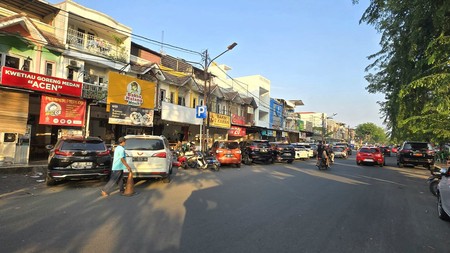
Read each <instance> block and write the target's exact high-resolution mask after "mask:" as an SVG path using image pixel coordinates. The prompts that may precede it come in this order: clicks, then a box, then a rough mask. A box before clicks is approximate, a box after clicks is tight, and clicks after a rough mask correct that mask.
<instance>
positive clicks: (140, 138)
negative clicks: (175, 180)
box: [124, 135, 173, 183]
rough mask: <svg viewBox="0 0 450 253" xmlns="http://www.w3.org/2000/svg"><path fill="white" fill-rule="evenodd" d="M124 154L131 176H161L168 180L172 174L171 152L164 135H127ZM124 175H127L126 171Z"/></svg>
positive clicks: (167, 181)
mask: <svg viewBox="0 0 450 253" xmlns="http://www.w3.org/2000/svg"><path fill="white" fill-rule="evenodd" d="M125 139H126V140H127V142H126V145H125V155H126V161H127V163H128V165H130V167H131V170H132V171H133V178H163V182H165V183H169V182H170V175H171V174H172V159H173V158H172V152H171V150H170V146H169V141H168V140H167V139H166V137H164V136H155V135H127V136H125ZM124 176H125V177H128V173H127V171H125V172H124Z"/></svg>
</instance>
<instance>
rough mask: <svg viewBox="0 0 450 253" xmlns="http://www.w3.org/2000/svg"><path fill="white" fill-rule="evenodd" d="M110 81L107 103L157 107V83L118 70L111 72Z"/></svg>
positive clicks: (149, 107)
mask: <svg viewBox="0 0 450 253" xmlns="http://www.w3.org/2000/svg"><path fill="white" fill-rule="evenodd" d="M108 81H109V83H108V98H107V104H121V105H131V106H137V107H142V108H148V109H153V108H155V92H156V84H155V83H153V82H149V81H145V80H141V79H137V78H134V77H131V76H127V75H121V74H119V73H117V72H109V77H108ZM108 111H109V110H108Z"/></svg>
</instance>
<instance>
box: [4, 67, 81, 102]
mask: <svg viewBox="0 0 450 253" xmlns="http://www.w3.org/2000/svg"><path fill="white" fill-rule="evenodd" d="M2 85H5V86H12V87H18V88H23V89H28V90H35V91H41V92H48V93H53V94H64V95H69V96H75V97H81V93H82V86H83V84H82V83H81V82H76V81H72V80H67V79H62V78H57V77H52V76H45V75H41V74H36V73H33V72H27V71H23V70H18V69H15V68H10V67H5V66H3V68H2Z"/></svg>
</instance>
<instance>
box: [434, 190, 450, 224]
mask: <svg viewBox="0 0 450 253" xmlns="http://www.w3.org/2000/svg"><path fill="white" fill-rule="evenodd" d="M437 208H438V216H439V218H441V219H442V220H446V221H448V220H450V217H449V216H448V214H447V213H446V212H445V211H444V209H443V208H442V200H441V195H440V194H439V193H438V195H437Z"/></svg>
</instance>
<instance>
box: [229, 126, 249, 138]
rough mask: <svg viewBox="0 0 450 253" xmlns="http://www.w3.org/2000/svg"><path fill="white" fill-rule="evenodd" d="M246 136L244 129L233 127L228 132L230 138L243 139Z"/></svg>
mask: <svg viewBox="0 0 450 253" xmlns="http://www.w3.org/2000/svg"><path fill="white" fill-rule="evenodd" d="M246 134H247V133H246V129H245V128H244V127H238V126H232V127H231V129H230V130H228V136H236V137H243V136H245V135H246Z"/></svg>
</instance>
